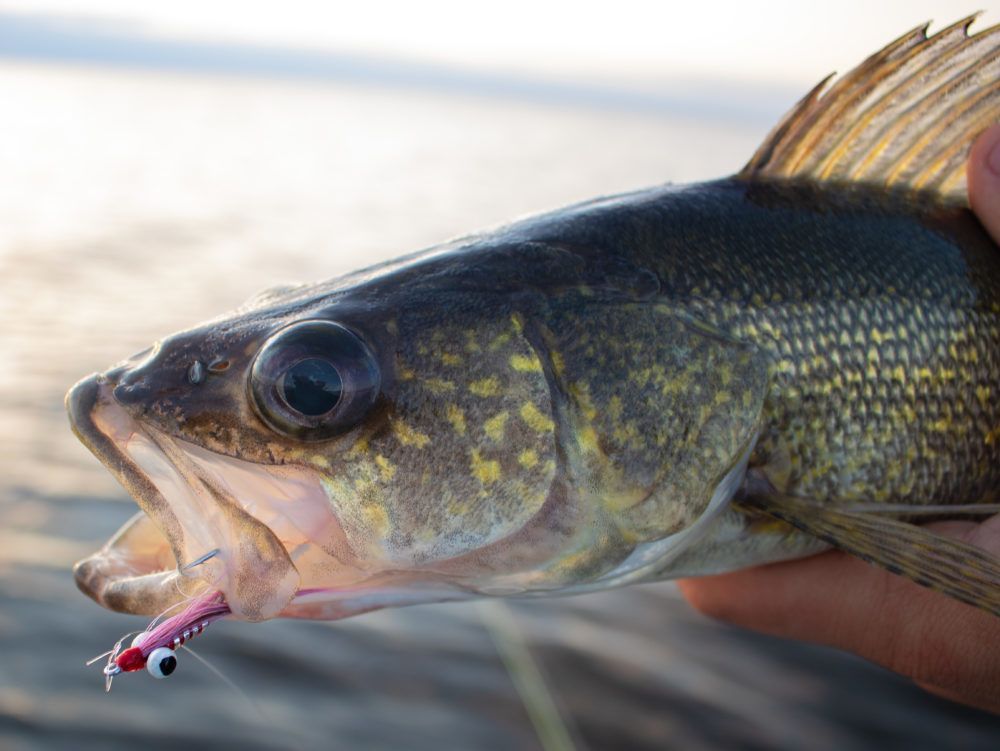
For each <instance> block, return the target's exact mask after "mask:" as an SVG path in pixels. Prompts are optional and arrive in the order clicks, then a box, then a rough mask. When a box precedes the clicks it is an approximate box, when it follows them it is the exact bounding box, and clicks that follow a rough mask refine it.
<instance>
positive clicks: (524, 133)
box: [0, 62, 1000, 751]
mask: <svg viewBox="0 0 1000 751" xmlns="http://www.w3.org/2000/svg"><path fill="white" fill-rule="evenodd" d="M0 102H3V120H2V122H3V129H2V133H3V138H2V139H0V228H2V229H0V331H2V338H0V362H2V363H3V365H4V367H3V368H2V369H0V415H2V419H0V747H2V748H5V749H6V748H10V749H54V748H55V749H57V748H72V749H89V748H95V749H96V748H100V749H117V748H133V747H135V746H138V745H142V746H143V747H145V748H164V749H168V748H169V749H174V748H178V747H181V746H185V745H186V746H189V747H190V746H193V747H198V748H201V747H207V746H209V745H210V744H211V746H212V747H215V748H229V747H232V748H239V749H243V750H247V749H286V748H292V747H298V748H310V747H322V748H335V749H356V748H369V749H396V748H407V749H437V748H441V747H446V748H461V749H466V748H469V749H472V748H475V749H534V748H539V741H538V739H537V736H536V734H535V731H534V729H533V727H532V725H531V723H530V721H529V717H528V714H527V712H526V711H525V707H524V705H523V704H522V702H521V700H520V698H519V696H518V694H517V692H516V690H515V688H514V683H513V682H512V680H511V677H510V676H509V675H508V673H507V670H506V668H505V666H504V662H503V660H502V659H501V657H500V655H499V654H498V651H497V646H496V644H495V643H494V641H493V638H492V637H491V633H490V631H489V630H488V629H487V628H486V627H485V626H484V620H490V619H491V618H495V617H499V616H498V615H497V614H496V613H493V615H491V612H493V611H490V610H489V609H482V608H480V607H477V606H476V605H436V606H427V607H420V608H412V609H404V610H399V611H390V612H382V613H375V614H370V615H366V616H362V617H359V618H357V619H353V620H348V621H344V622H340V623H335V624H325V623H301V622H269V623H265V624H258V625H247V624H240V623H225V622H223V623H221V624H218V625H215V626H213V627H212V628H211V629H210V630H209V632H208V634H207V635H206V636H204V637H199V638H198V639H197V640H196V641H195V645H194V646H195V648H196V649H198V650H199V652H200V653H202V654H204V655H205V656H206V657H208V658H209V659H211V660H212V661H213V663H215V664H216V665H218V667H219V668H220V669H222V670H223V671H224V672H225V673H226V674H227V675H228V676H229V677H230V678H231V679H232V680H233V681H235V682H236V683H237V684H238V685H239V686H240V687H241V688H242V690H243V691H244V692H245V693H246V697H247V698H242V697H241V696H240V695H239V694H237V693H236V692H234V691H232V690H230V689H229V688H228V687H227V686H226V685H225V684H224V683H223V682H222V681H220V680H219V679H218V678H216V677H215V676H214V675H212V674H211V673H210V672H209V671H207V670H205V669H203V668H202V667H201V666H200V665H199V664H197V662H196V661H194V660H192V659H183V657H182V661H181V665H180V667H179V669H178V671H177V673H175V674H174V676H172V677H171V679H170V680H169V681H168V682H156V681H153V680H151V679H148V678H147V677H146V676H145V675H140V676H125V677H123V678H120V679H119V680H118V681H117V682H116V686H115V690H114V692H113V693H112V694H111V696H105V695H104V693H103V691H102V680H101V677H100V671H99V669H98V668H90V669H86V668H84V667H83V662H84V661H85V660H86V659H87V658H89V657H91V656H93V655H95V654H97V653H99V652H101V651H103V650H105V649H107V648H108V647H109V646H110V645H111V643H113V641H114V640H115V639H116V638H117V637H118V636H119V635H120V634H122V633H124V632H126V631H129V630H132V629H135V628H140V627H141V626H142V625H143V621H142V620H141V619H135V618H129V617H125V616H120V615H115V614H112V613H107V612H105V611H103V610H101V609H99V608H98V607H97V606H96V605H94V604H93V603H91V602H90V601H88V600H87V599H86V598H84V597H83V596H82V595H80V594H79V593H78V592H77V591H76V590H75V588H74V586H73V583H72V580H71V577H70V575H69V567H70V566H71V564H72V562H73V561H74V560H75V559H77V558H79V557H82V556H83V555H86V554H87V553H89V552H91V551H92V550H94V549H96V548H97V547H99V546H100V545H101V544H102V543H103V542H104V541H105V540H106V539H107V538H108V537H109V536H110V535H111V534H112V533H113V532H114V530H115V529H116V528H117V527H118V526H119V525H120V524H121V523H122V522H123V521H124V520H125V519H127V518H128V517H129V516H130V515H131V514H132V513H133V511H134V508H135V507H134V504H133V502H132V501H131V500H130V499H129V498H128V497H127V496H126V495H125V493H124V492H123V491H122V490H121V489H120V488H119V487H118V486H117V485H116V484H115V483H114V482H113V481H112V480H111V479H110V477H109V476H108V475H107V473H106V472H105V471H104V470H103V469H102V468H101V467H100V466H99V464H98V463H97V461H96V460H95V459H93V457H91V456H90V454H89V453H88V452H87V451H86V450H85V449H83V448H82V446H80V445H79V444H78V443H77V442H76V440H75V439H74V438H73V437H72V435H71V434H70V432H69V430H68V428H67V425H66V420H65V416H64V412H63V407H62V395H63V393H64V392H65V390H66V389H67V387H68V386H69V385H70V384H71V383H72V382H73V381H74V380H76V379H77V378H79V377H81V376H83V375H85V374H87V373H89V372H91V371H93V370H96V369H99V368H103V367H105V366H107V365H108V364H110V363H112V362H114V361H115V360H117V359H119V358H121V357H123V356H125V355H127V354H129V353H131V352H133V351H137V350H139V349H142V348H144V347H145V346H147V345H148V344H149V343H150V342H151V341H153V340H154V339H155V338H157V337H158V336H161V335H163V334H166V333H169V332H172V331H174V330H177V329H179V328H181V327H183V326H186V325H190V324H193V323H196V322H198V321H199V320H202V319H204V318H208V317H211V316H214V315H216V314H218V313H219V312H221V311H223V310H225V309H227V308H229V307H232V306H234V305H236V304H238V303H240V302H241V301H242V300H243V299H245V298H247V297H249V296H250V295H251V294H252V293H253V292H255V291H256V290H258V289H259V288H262V287H265V286H270V285H273V284H276V283H279V282H282V281H289V280H296V279H304V280H312V279H318V278H322V277H328V276H333V275H336V274H338V273H341V272H343V271H346V270H348V269H351V268H355V267H358V266H361V265H364V264H368V263H371V262H374V261H376V260H379V259H382V258H386V257H390V256H393V255H396V254H399V253H401V252H404V251H408V250H412V249H415V248H418V247H421V246H424V245H427V244H431V243H434V242H437V241H440V240H442V239H445V238H447V237H449V236H452V235H455V234H459V233H463V232H467V231H469V230H472V229H477V228H480V227H483V226H488V225H491V224H495V223H498V222H501V221H504V220H508V219H510V218H512V217H516V216H518V215H521V214H524V213H527V212H534V211H539V210H543V209H546V208H551V207H555V206H558V205H561V204H564V203H567V202H570V201H573V200H578V199H583V198H587V197H590V196H593V195H596V194H600V193H611V192H616V191H620V190H625V189H629V188H633V187H638V186H642V185H647V184H652V183H656V182H662V181H663V180H675V181H683V180H691V179H699V178H706V177H711V176H716V175H721V174H725V173H727V172H731V171H732V170H733V169H735V168H736V167H738V166H739V165H741V164H742V162H743V161H744V160H745V159H746V158H747V157H748V156H749V154H750V153H751V152H752V150H753V148H754V147H755V146H756V144H757V142H758V141H759V140H760V138H761V137H762V136H763V133H764V131H765V130H766V125H764V124H761V123H760V122H759V120H758V119H754V120H753V124H752V125H744V124H741V123H740V122H720V121H716V120H712V119H710V118H707V117H704V116H699V115H698V114H697V113H693V114H692V115H691V116H689V117H685V118H680V117H673V118H668V117H665V116H662V117H652V116H648V115H647V116H640V115H636V114H632V115H629V114H627V113H620V114H614V113H607V112H605V113H601V112H598V111H594V110H588V109H583V108H581V109H557V108H548V107H544V106H541V105H538V104H534V105H528V104H524V105H519V104H516V103H512V102H510V101H491V100H490V99H486V98H476V99H465V98H461V97H446V96H440V95H428V94H426V93H415V92H407V91H403V90H395V89H379V88H373V87H361V86H348V85H332V84H326V85H319V84H309V83H304V82H297V83H296V82H287V81H285V82H279V81H272V82H267V81H262V80H256V79H235V78H225V77H217V78H212V77H204V76H202V77H186V76H175V75H170V74H167V73H148V72H147V73H142V74H130V73H125V72H110V71H103V70H99V69H94V70H89V71H88V70H86V69H69V68H60V67H43V66H32V65H20V64H15V63H10V62H8V63H3V64H2V65H0ZM777 114H778V113H777V112H775V116H777ZM511 612H512V617H513V623H514V626H515V628H516V630H517V633H518V634H519V638H520V639H523V641H524V642H525V643H526V644H527V646H528V649H529V650H530V654H531V655H532V656H533V659H534V660H535V661H536V662H537V664H538V666H539V668H540V669H541V672H542V673H543V674H544V676H545V680H546V683H547V685H548V687H549V689H550V691H551V692H552V694H553V696H554V700H555V703H556V705H557V706H558V708H559V709H560V711H561V712H562V714H563V715H564V716H565V718H566V721H567V724H568V726H569V729H570V730H569V731H570V734H571V736H572V738H573V739H574V742H575V743H576V744H577V745H578V746H579V747H581V748H590V749H603V748H610V747H614V748H636V749H644V748H650V749H653V748H655V749H665V748H667V749H670V748H676V749H685V750H687V749H723V748H725V749H728V748H735V747H738V748H749V749H756V748H760V749H765V748H767V749H771V748H778V749H801V748H810V749H831V750H832V749H837V750H838V751H841V750H843V749H867V748H879V749H883V748H896V747H898V748H907V749H914V748H935V749H937V748H943V747H948V748H966V749H987V748H989V749H993V748H996V745H997V739H998V738H1000V719H997V718H992V717H990V716H987V715H985V714H983V713H980V712H976V711H974V710H969V709H965V708H962V707H958V706H955V705H951V704H948V703H946V702H943V701H940V700H937V699H934V698H932V697H930V696H928V695H926V694H924V693H923V692H921V691H920V690H918V689H916V688H914V687H912V686H910V685H909V684H908V683H907V682H906V681H904V680H902V679H900V678H898V677H896V676H893V675H890V674H888V673H886V672H884V671H881V670H879V669H877V668H874V667H872V666H870V665H868V664H866V663H864V662H862V661H860V660H858V659H855V658H853V657H850V656H847V655H843V654H839V653H836V652H833V651H831V650H827V649H822V648H818V647H812V646H808V645H801V644H795V643H791V642H785V641H779V640H775V639H770V638H766V637H762V636H757V635H753V634H749V633H745V632H742V631H739V630H737V629H734V628H730V627H727V626H725V625H721V624H717V623H713V622H710V621H708V620H707V619H704V618H702V617H700V616H698V615H696V614H694V613H692V612H691V611H690V609H689V608H688V607H687V606H686V605H685V603H684V602H683V601H682V600H681V599H680V598H679V596H678V594H677V592H676V590H675V588H674V587H673V586H672V585H670V584H664V585H655V586H644V587H636V588H631V589H626V590H619V591H613V592H606V593H601V594H595V595H589V596H585V597H579V598H572V599H565V600H553V601H548V602H542V601H538V602H531V603H525V604H516V605H513V606H512V609H511Z"/></svg>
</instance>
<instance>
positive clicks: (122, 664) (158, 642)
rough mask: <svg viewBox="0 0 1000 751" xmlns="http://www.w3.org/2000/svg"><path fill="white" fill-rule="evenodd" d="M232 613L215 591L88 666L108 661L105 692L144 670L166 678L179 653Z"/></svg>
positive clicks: (199, 560) (202, 559)
mask: <svg viewBox="0 0 1000 751" xmlns="http://www.w3.org/2000/svg"><path fill="white" fill-rule="evenodd" d="M218 552H219V551H218V550H213V551H210V552H208V553H206V554H205V555H202V556H200V557H199V558H197V559H195V560H194V561H192V562H191V563H189V564H188V565H187V566H185V567H184V569H182V570H187V569H190V568H193V567H195V566H198V565H200V564H202V563H204V562H205V561H207V560H209V559H210V558H213V557H214V556H215V555H217V554H218ZM174 607H176V606H174ZM167 612H169V610H168V611H167ZM230 612H231V611H230V609H229V606H228V605H227V604H226V601H225V596H224V595H223V594H222V592H218V591H213V592H209V593H207V594H204V595H200V596H196V597H194V598H192V599H190V600H189V601H188V604H187V607H185V608H184V610H182V611H181V612H180V613H178V614H177V615H173V616H170V617H169V618H165V619H164V620H163V622H162V623H159V624H157V621H159V620H160V618H162V617H163V614H161V615H159V616H157V617H156V618H154V619H153V620H152V621H151V622H150V623H149V625H148V626H147V627H146V629H145V630H143V631H141V632H139V633H135V632H131V633H129V634H126V635H125V636H123V637H122V638H121V639H119V640H118V641H117V642H116V643H115V645H114V646H113V647H112V648H111V649H109V650H108V651H107V652H104V653H102V654H99V655H98V656H97V657H94V658H93V659H91V660H89V661H88V662H87V665H93V664H94V663H95V662H98V661H99V660H101V659H103V658H105V657H107V658H108V659H107V662H106V663H105V665H104V670H103V672H104V690H105V691H110V690H111V683H112V681H113V680H114V677H115V676H116V675H119V674H121V673H133V672H137V671H139V670H142V669H143V668H145V669H146V671H147V672H148V673H149V674H150V675H151V676H153V677H154V678H157V679H160V678H166V677H167V676H168V675H171V674H172V673H173V672H174V671H175V670H176V669H177V654H176V653H177V649H178V648H180V647H181V646H183V645H184V644H185V643H186V642H188V641H190V640H191V639H193V638H194V637H195V636H197V635H198V634H200V633H202V632H204V630H205V629H206V628H208V626H209V624H211V623H212V622H213V621H216V620H218V619H220V618H224V617H225V616H227V615H229V614H230ZM130 636H131V637H133V638H132V642H131V644H130V645H129V647H128V648H127V649H125V650H122V646H123V645H124V644H125V641H126V640H127V639H128V638H129V637H130Z"/></svg>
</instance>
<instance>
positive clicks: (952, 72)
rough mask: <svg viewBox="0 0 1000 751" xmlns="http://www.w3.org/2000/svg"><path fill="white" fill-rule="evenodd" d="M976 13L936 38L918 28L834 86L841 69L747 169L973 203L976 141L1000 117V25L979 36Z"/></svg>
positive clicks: (745, 173) (748, 173)
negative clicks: (969, 164)
mask: <svg viewBox="0 0 1000 751" xmlns="http://www.w3.org/2000/svg"><path fill="white" fill-rule="evenodd" d="M977 15H978V14H977ZM975 19H976V16H975V15H973V16H970V17H969V18H966V19H963V20H962V21H959V22H958V23H956V24H954V25H952V26H949V27H948V28H946V29H944V30H942V31H941V32H939V33H937V34H935V35H933V36H930V37H928V35H927V26H922V27H919V28H916V29H914V30H913V31H911V32H909V33H908V34H904V35H903V36H901V37H900V38H899V39H897V40H896V41H895V42H893V43H892V44H890V45H888V46H887V47H885V48H884V49H882V50H880V51H879V52H876V53H875V54H874V55H872V56H871V57H869V58H868V59H867V60H865V61H864V62H863V63H861V64H860V65H859V66H857V67H856V68H854V69H853V70H852V71H850V72H849V73H847V74H846V75H844V76H842V77H840V78H839V79H837V80H836V81H835V82H834V83H833V85H832V86H829V88H827V84H828V83H829V82H830V80H831V78H832V76H831V77H829V78H827V79H825V80H823V81H821V82H820V83H819V84H818V85H817V86H816V87H815V88H814V89H813V90H812V91H810V92H809V93H808V94H807V95H806V96H805V97H804V98H803V99H802V100H801V101H800V102H799V103H798V104H797V105H796V106H795V107H793V108H792V110H791V111H790V112H789V113H788V114H787V115H785V117H784V118H783V119H782V120H781V122H779V123H778V125H777V126H776V127H775V128H774V130H772V131H771V133H770V134H769V135H768V137H767V138H766V139H765V140H764V143H763V144H761V146H760V148H759V149H757V153H755V154H754V155H753V158H752V159H751V160H750V161H749V163H747V166H746V167H744V168H743V170H742V171H741V172H740V175H739V176H740V177H741V178H743V179H753V178H757V177H766V178H777V179H782V178H784V179H804V180H816V181H834V182H866V183H874V184H877V185H885V186H892V187H901V188H912V189H917V190H929V191H934V192H937V193H939V194H941V195H942V197H943V198H945V199H946V200H948V201H949V202H955V203H961V204H963V205H966V204H967V198H966V195H965V160H966V158H967V157H968V153H969V148H970V147H971V145H972V142H973V141H974V140H975V137H976V136H977V135H979V134H980V133H981V132H982V131H983V130H985V129H986V128H987V127H989V126H990V125H992V124H993V123H996V122H1000V25H998V26H993V27H990V28H988V29H985V30H983V31H981V32H979V33H977V34H973V35H970V34H969V33H968V30H969V26H970V25H971V24H972V22H973V21H974V20H975Z"/></svg>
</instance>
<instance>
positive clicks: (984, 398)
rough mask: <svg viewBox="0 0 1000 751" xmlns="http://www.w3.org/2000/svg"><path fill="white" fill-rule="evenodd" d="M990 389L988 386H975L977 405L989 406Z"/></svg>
mask: <svg viewBox="0 0 1000 751" xmlns="http://www.w3.org/2000/svg"><path fill="white" fill-rule="evenodd" d="M990 391H991V390H990V387H989V386H976V398H977V399H978V400H979V403H980V404H981V405H983V406H984V407H985V406H986V405H987V404H989V401H990Z"/></svg>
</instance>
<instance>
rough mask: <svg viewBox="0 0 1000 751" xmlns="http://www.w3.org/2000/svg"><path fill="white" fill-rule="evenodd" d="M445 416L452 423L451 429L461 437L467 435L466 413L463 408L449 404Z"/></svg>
mask: <svg viewBox="0 0 1000 751" xmlns="http://www.w3.org/2000/svg"><path fill="white" fill-rule="evenodd" d="M445 416H446V417H447V418H448V422H450V423H451V427H453V428H454V429H455V432H456V433H458V434H459V435H465V412H463V411H462V408H461V407H458V406H456V405H454V404H449V405H448V408H447V411H446V413H445Z"/></svg>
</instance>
